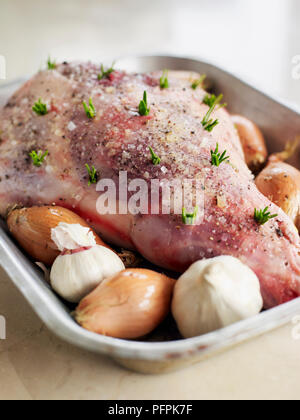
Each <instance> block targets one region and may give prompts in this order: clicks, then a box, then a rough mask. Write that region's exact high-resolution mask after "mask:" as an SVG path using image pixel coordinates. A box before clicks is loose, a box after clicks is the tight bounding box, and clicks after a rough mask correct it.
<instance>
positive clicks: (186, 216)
mask: <svg viewBox="0 0 300 420" xmlns="http://www.w3.org/2000/svg"><path fill="white" fill-rule="evenodd" d="M198 212H199V207H198V206H196V207H195V210H194V212H193V213H187V211H186V208H185V207H184V208H183V209H182V222H183V224H185V225H193V224H195V221H196V219H197V215H198Z"/></svg>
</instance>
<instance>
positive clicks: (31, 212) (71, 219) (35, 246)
mask: <svg viewBox="0 0 300 420" xmlns="http://www.w3.org/2000/svg"><path fill="white" fill-rule="evenodd" d="M61 222H63V223H67V224H79V225H81V226H84V227H86V228H89V226H88V224H87V223H86V222H85V221H84V220H83V219H82V218H81V217H79V216H77V214H75V213H73V212H72V211H70V210H67V209H65V208H63V207H56V206H53V207H51V206H42V207H31V208H23V209H16V210H13V211H12V212H11V213H10V214H9V215H8V218H7V225H8V228H9V230H10V232H11V234H12V235H13V237H14V238H15V239H16V240H17V241H18V243H19V244H20V246H21V247H22V248H23V249H24V250H25V251H26V252H27V253H28V254H29V255H30V256H31V257H32V258H33V259H34V260H35V261H40V262H42V263H44V264H46V265H51V264H52V263H53V262H54V260H55V258H56V257H57V256H58V255H59V254H60V252H59V250H58V249H57V246H56V245H55V243H54V242H53V241H52V239H51V229H53V228H55V227H57V226H58V224H59V223H61ZM93 234H94V237H95V240H96V242H97V244H98V245H102V246H107V245H106V244H105V243H104V242H103V241H102V240H101V239H100V238H99V236H97V235H96V234H95V233H94V232H93Z"/></svg>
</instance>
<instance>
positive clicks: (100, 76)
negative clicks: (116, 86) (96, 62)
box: [98, 62, 116, 80]
mask: <svg viewBox="0 0 300 420" xmlns="http://www.w3.org/2000/svg"><path fill="white" fill-rule="evenodd" d="M115 64H116V62H113V63H112V65H111V67H110V68H108V69H107V70H105V68H104V65H103V64H101V73H99V74H98V80H102V79H107V78H109V76H110V75H111V74H112V73H113V72H114V71H115V69H114V66H115Z"/></svg>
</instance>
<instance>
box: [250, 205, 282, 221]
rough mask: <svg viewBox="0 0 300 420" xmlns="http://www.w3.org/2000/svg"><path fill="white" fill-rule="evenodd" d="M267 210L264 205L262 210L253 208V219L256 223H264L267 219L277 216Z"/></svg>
mask: <svg viewBox="0 0 300 420" xmlns="http://www.w3.org/2000/svg"><path fill="white" fill-rule="evenodd" d="M268 210H269V207H266V208H265V209H264V210H257V209H255V210H254V219H255V221H256V222H257V223H258V224H260V225H264V224H265V223H267V222H268V221H269V220H271V219H274V218H275V217H277V216H278V214H271V213H270V212H269V211H268Z"/></svg>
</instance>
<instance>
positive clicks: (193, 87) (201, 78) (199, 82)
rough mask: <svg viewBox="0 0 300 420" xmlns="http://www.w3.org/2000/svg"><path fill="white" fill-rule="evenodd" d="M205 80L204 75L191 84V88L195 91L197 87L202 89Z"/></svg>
mask: <svg viewBox="0 0 300 420" xmlns="http://www.w3.org/2000/svg"><path fill="white" fill-rule="evenodd" d="M205 79H206V74H203V75H202V76H201V77H200V79H198V80H195V81H194V83H193V84H192V86H191V88H192V89H194V90H196V89H197V88H198V87H199V86H201V87H203V82H204V80H205Z"/></svg>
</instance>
